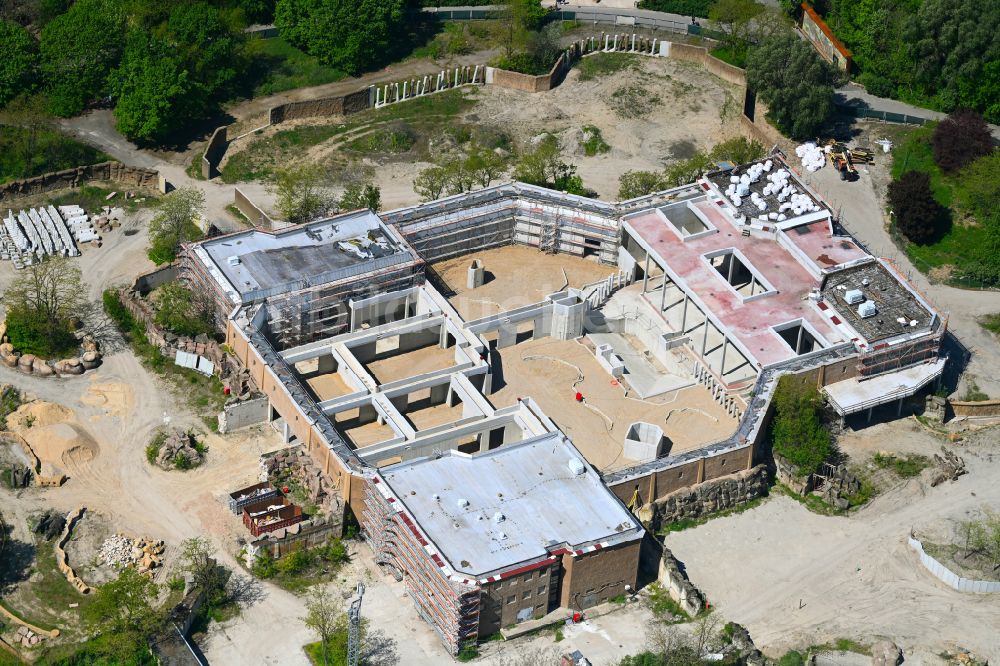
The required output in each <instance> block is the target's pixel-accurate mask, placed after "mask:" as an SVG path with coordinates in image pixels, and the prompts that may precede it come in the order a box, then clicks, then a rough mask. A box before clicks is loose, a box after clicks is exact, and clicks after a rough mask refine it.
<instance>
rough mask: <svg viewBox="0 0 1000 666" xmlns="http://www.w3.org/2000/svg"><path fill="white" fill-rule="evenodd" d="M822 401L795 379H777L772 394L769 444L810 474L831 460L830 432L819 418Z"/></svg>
mask: <svg viewBox="0 0 1000 666" xmlns="http://www.w3.org/2000/svg"><path fill="white" fill-rule="evenodd" d="M821 406H822V400H821V398H820V395H819V391H817V390H816V387H815V386H812V385H811V384H806V383H803V382H802V381H799V380H797V379H796V378H794V377H790V376H785V377H782V378H781V379H780V380H778V388H777V389H775V391H774V419H773V421H772V422H771V445H772V448H773V450H774V452H775V453H777V454H778V455H780V456H782V457H783V458H785V459H787V460H788V461H789V462H790V463H792V464H793V465H796V466H798V467H799V468H800V469H801V471H802V472H803V474H810V473H812V472H814V471H816V470H817V469H819V466H820V465H821V464H823V462H824V461H825V460H826V459H827V458H829V457H830V453H831V452H832V445H831V442H830V432H829V431H828V430H827V429H826V427H825V426H824V425H823V422H822V419H821V411H820V409H821Z"/></svg>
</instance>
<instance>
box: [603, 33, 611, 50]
mask: <svg viewBox="0 0 1000 666" xmlns="http://www.w3.org/2000/svg"><path fill="white" fill-rule="evenodd" d="M609 42H610V35H604V50H605V51H607V50H608V43H609Z"/></svg>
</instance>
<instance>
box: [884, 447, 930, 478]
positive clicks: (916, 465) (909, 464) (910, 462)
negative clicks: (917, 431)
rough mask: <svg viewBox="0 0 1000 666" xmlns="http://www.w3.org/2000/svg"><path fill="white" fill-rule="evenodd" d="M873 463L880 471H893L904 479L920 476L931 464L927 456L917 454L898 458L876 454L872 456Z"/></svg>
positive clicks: (891, 455)
mask: <svg viewBox="0 0 1000 666" xmlns="http://www.w3.org/2000/svg"><path fill="white" fill-rule="evenodd" d="M872 462H873V463H874V464H875V466H876V467H878V468H880V469H888V470H892V471H893V472H894V473H895V474H896V475H897V476H899V477H900V478H903V479H912V478H913V477H915V476H919V475H920V472H922V471H924V470H925V469H926V468H928V467H930V464H931V460H930V458H928V457H927V456H922V455H917V454H912V455H909V456H896V455H893V454H891V453H888V454H886V453H876V454H875V455H874V456H872Z"/></svg>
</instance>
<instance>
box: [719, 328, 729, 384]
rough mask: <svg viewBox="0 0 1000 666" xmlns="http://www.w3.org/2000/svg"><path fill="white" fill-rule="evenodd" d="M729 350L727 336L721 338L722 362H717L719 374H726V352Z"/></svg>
mask: <svg viewBox="0 0 1000 666" xmlns="http://www.w3.org/2000/svg"><path fill="white" fill-rule="evenodd" d="M728 350H729V338H726V337H723V338H722V363H721V364H719V376H720V377H722V376H723V375H725V374H726V352H727V351H728Z"/></svg>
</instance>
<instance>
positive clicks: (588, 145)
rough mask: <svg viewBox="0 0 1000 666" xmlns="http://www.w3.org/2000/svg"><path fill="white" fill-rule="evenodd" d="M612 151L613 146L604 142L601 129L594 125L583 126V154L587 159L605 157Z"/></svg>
mask: <svg viewBox="0 0 1000 666" xmlns="http://www.w3.org/2000/svg"><path fill="white" fill-rule="evenodd" d="M610 150H611V146H609V145H608V143H607V142H606V141H605V140H604V136H603V135H602V134H601V128H600V127H595V126H593V125H584V126H583V152H584V154H586V155H587V157H594V156H595V155H603V154H604V153H606V152H608V151H610Z"/></svg>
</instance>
